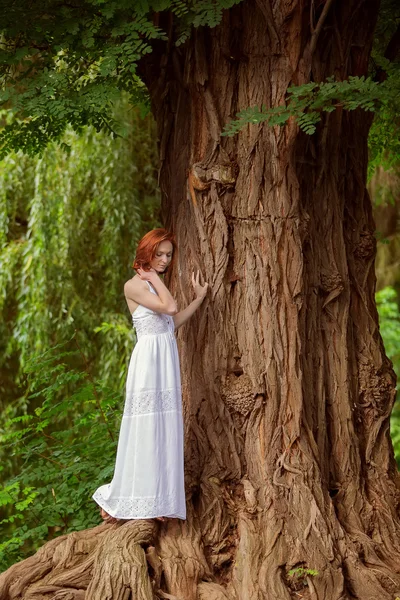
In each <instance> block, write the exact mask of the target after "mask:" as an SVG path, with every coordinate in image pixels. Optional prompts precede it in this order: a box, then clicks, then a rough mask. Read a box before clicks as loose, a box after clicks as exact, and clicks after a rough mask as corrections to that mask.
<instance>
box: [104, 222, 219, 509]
mask: <svg viewBox="0 0 400 600" xmlns="http://www.w3.org/2000/svg"><path fill="white" fill-rule="evenodd" d="M175 251H176V244H175V240H174V238H173V236H172V234H171V233H169V232H167V231H166V230H165V229H154V230H153V231H150V232H149V233H147V234H146V235H145V236H144V237H143V238H142V239H141V240H140V242H139V245H138V248H137V252H136V258H135V262H134V264H133V267H134V269H136V271H137V275H135V276H134V277H133V278H132V279H130V280H129V281H127V282H126V284H125V288H124V290H125V298H126V302H127V304H128V307H129V310H130V312H131V314H132V320H133V326H134V327H135V328H136V335H137V343H136V345H135V348H134V350H133V353H132V356H131V360H130V363H129V369H128V378H127V383H126V399H125V407H124V413H123V417H122V423H121V429H120V436H119V440H118V449H117V457H116V463H115V470H114V477H113V480H112V481H111V483H110V484H108V485H102V486H101V487H100V488H98V490H97V491H96V492H95V493H94V494H93V499H94V500H95V501H96V502H97V504H99V506H100V507H101V514H102V517H103V519H105V520H107V521H114V520H116V519H152V518H157V519H160V520H164V519H165V518H167V517H170V518H178V519H185V518H186V504H185V490H184V477H183V421H182V401H181V382H180V372H179V357H178V352H177V346H176V340H175V336H174V330H175V329H177V328H178V327H180V326H181V325H183V323H185V322H186V321H187V320H188V319H189V318H190V317H191V316H192V315H193V313H194V312H195V311H196V310H197V309H198V308H199V306H200V305H201V303H202V302H203V300H204V298H205V295H206V293H207V288H208V284H207V283H205V284H204V285H201V284H200V281H199V273H198V272H197V275H196V277H195V276H194V273H193V274H192V285H193V289H194V293H195V299H194V300H193V302H192V303H191V304H189V306H187V307H186V308H185V309H184V310H182V311H181V312H178V309H177V306H176V303H175V300H174V299H173V297H172V296H171V294H170V293H169V291H168V289H167V288H166V286H165V285H164V283H163V280H162V279H161V277H160V275H161V274H162V273H165V272H166V270H167V269H168V268H169V267H171V265H172V262H173V258H174V253H175Z"/></svg>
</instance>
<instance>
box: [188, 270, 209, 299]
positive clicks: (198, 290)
mask: <svg viewBox="0 0 400 600" xmlns="http://www.w3.org/2000/svg"><path fill="white" fill-rule="evenodd" d="M192 285H193V289H194V293H195V294H196V298H201V299H202V300H203V298H205V296H206V294H207V290H208V283H207V282H205V283H204V285H201V283H200V271H197V275H196V277H195V276H194V271H193V273H192Z"/></svg>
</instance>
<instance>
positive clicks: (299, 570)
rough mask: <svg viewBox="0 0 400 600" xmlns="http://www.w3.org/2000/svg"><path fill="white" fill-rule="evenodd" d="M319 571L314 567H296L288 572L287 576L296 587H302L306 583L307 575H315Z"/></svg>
mask: <svg viewBox="0 0 400 600" xmlns="http://www.w3.org/2000/svg"><path fill="white" fill-rule="evenodd" d="M317 575H319V572H318V571H316V570H315V569H308V568H307V567H296V568H295V569H291V570H290V571H289V572H288V576H289V577H291V578H292V579H293V584H292V585H293V586H294V588H295V590H296V589H301V588H304V587H306V586H307V585H308V582H307V577H317Z"/></svg>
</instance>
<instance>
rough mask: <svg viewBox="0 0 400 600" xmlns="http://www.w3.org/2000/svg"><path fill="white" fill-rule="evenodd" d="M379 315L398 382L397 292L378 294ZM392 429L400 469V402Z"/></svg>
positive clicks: (399, 313)
mask: <svg viewBox="0 0 400 600" xmlns="http://www.w3.org/2000/svg"><path fill="white" fill-rule="evenodd" d="M376 305H377V309H378V313H379V328H380V332H381V335H382V338H383V342H384V344H385V351H386V354H387V356H388V357H389V358H390V359H391V361H392V362H393V368H394V370H395V372H396V375H397V378H398V381H399V377H400V311H399V305H398V298H397V294H396V291H395V290H394V289H393V288H391V287H386V288H384V289H383V290H380V291H379V292H377V294H376ZM390 429H391V436H392V442H393V447H394V452H395V457H396V461H397V464H398V465H399V467H400V402H399V399H397V400H396V402H395V405H394V408H393V411H392V415H391V419H390Z"/></svg>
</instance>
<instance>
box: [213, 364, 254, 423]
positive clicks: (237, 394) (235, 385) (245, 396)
mask: <svg viewBox="0 0 400 600" xmlns="http://www.w3.org/2000/svg"><path fill="white" fill-rule="evenodd" d="M221 397H222V399H223V401H224V402H225V404H226V406H227V407H228V409H229V410H230V411H234V412H238V413H240V414H241V415H243V416H246V415H247V414H248V413H249V412H250V411H251V410H252V408H253V406H254V402H255V399H254V393H253V386H252V383H251V379H250V377H249V376H248V375H245V374H243V375H240V377H238V376H237V375H234V374H233V373H230V374H229V375H227V376H226V378H225V381H224V382H223V384H222V388H221Z"/></svg>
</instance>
